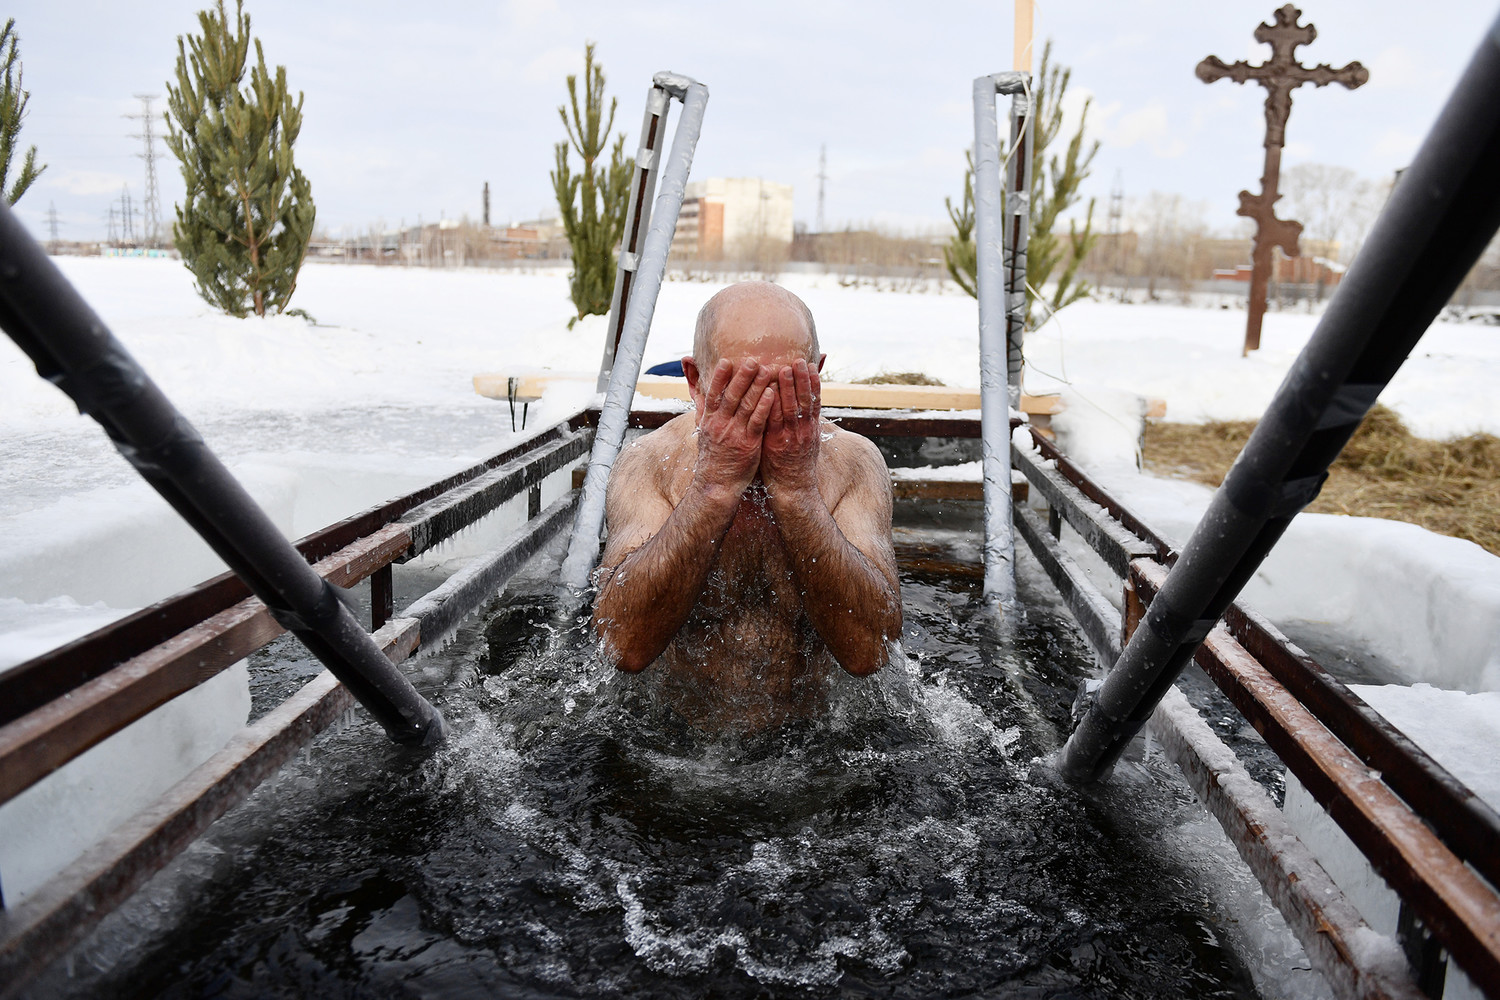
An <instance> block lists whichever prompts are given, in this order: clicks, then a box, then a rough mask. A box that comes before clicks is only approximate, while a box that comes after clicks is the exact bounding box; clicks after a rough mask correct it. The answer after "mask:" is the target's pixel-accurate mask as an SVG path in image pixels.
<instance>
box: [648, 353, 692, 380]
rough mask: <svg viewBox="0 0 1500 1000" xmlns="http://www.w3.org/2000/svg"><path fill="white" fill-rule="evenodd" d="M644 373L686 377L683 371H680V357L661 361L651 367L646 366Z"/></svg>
mask: <svg viewBox="0 0 1500 1000" xmlns="http://www.w3.org/2000/svg"><path fill="white" fill-rule="evenodd" d="M646 374H647V375H675V376H677V377H678V378H686V377H687V376H686V375H685V374H684V373H683V371H682V360H681V359H680V358H679V359H678V360H676V361H663V362H662V363H661V364H659V365H655V366H653V367H651V368H647V369H646Z"/></svg>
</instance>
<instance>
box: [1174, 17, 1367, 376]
mask: <svg viewBox="0 0 1500 1000" xmlns="http://www.w3.org/2000/svg"><path fill="white" fill-rule="evenodd" d="M1301 17H1302V11H1300V10H1298V9H1297V8H1296V7H1294V6H1292V5H1291V4H1287V5H1286V6H1285V7H1282V8H1280V9H1279V10H1277V11H1276V14H1275V18H1276V23H1275V24H1265V23H1262V24H1261V25H1260V27H1258V28H1256V29H1255V40H1256V41H1257V42H1264V43H1266V44H1268V45H1270V46H1271V58H1270V59H1268V60H1267V61H1266V62H1264V63H1261V64H1260V65H1259V66H1251V65H1250V64H1249V63H1247V62H1245V61H1244V60H1243V59H1241V60H1240V61H1239V62H1236V63H1234V64H1233V65H1226V64H1225V63H1224V61H1223V60H1222V59H1220V58H1219V57H1217V56H1209V57H1208V58H1207V59H1205V60H1203V61H1202V62H1200V63H1199V64H1198V69H1197V74H1198V79H1200V80H1202V81H1203V82H1204V83H1213V82H1214V81H1215V80H1218V79H1220V78H1221V77H1226V76H1227V77H1229V79H1231V80H1233V81H1234V82H1235V83H1244V82H1245V81H1246V80H1254V81H1255V82H1256V83H1259V84H1260V85H1261V86H1262V87H1265V88H1266V91H1267V94H1266V139H1265V142H1264V145H1265V147H1266V165H1265V170H1264V171H1263V172H1262V173H1261V177H1260V194H1251V193H1250V192H1249V191H1241V192H1240V207H1239V209H1238V211H1236V212H1235V214H1236V215H1243V216H1246V217H1248V218H1251V219H1254V220H1255V249H1254V252H1253V253H1252V254H1251V255H1250V259H1251V262H1252V263H1253V264H1254V268H1253V270H1252V271H1251V278H1250V318H1249V321H1248V322H1247V324H1246V326H1245V350H1244V353H1245V354H1247V355H1248V354H1249V353H1250V352H1251V351H1254V350H1258V349H1259V348H1260V324H1261V319H1262V318H1263V317H1264V316H1265V313H1266V288H1267V286H1268V285H1269V283H1270V278H1271V249H1272V248H1273V247H1278V246H1279V247H1281V249H1282V250H1284V251H1286V254H1287V256H1288V257H1295V256H1297V254H1298V248H1297V237H1298V236H1300V235H1301V234H1302V223H1300V222H1293V221H1292V220H1291V219H1278V218H1276V201H1277V199H1279V198H1280V197H1281V192H1280V191H1279V190H1277V186H1278V185H1279V184H1280V182H1281V147H1282V145H1283V144H1284V143H1285V141H1286V120H1287V117H1288V116H1289V115H1290V114H1291V113H1292V91H1293V90H1294V89H1295V88H1297V87H1300V86H1302V85H1303V84H1304V83H1312V84H1314V85H1316V86H1319V87H1326V86H1328V85H1329V84H1330V83H1341V84H1343V85H1344V86H1345V87H1348V88H1349V89H1350V90H1353V89H1354V88H1355V87H1358V86H1359V85H1360V84H1362V83H1364V82H1365V81H1366V80H1368V79H1369V78H1370V72H1369V70H1367V69H1365V68H1364V67H1363V66H1361V65H1360V64H1359V63H1357V62H1352V63H1350V64H1349V65H1347V66H1345V67H1344V68H1343V69H1334V68H1333V67H1331V66H1329V65H1328V64H1327V63H1321V64H1319V65H1317V66H1314V67H1312V68H1310V69H1309V68H1308V67H1306V66H1303V65H1301V64H1300V63H1298V62H1297V58H1296V56H1295V55H1294V54H1293V52H1292V50H1293V49H1295V48H1296V47H1297V46H1299V45H1308V44H1310V43H1311V42H1312V40H1313V39H1314V38H1317V37H1318V29H1317V28H1314V27H1313V26H1312V25H1310V24H1300V25H1299V24H1298V23H1297V21H1298V19H1300V18H1301Z"/></svg>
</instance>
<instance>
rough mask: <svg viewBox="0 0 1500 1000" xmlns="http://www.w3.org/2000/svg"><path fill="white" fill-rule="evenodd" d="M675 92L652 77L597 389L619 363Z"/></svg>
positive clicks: (604, 387)
mask: <svg viewBox="0 0 1500 1000" xmlns="http://www.w3.org/2000/svg"><path fill="white" fill-rule="evenodd" d="M671 103H672V95H671V92H670V91H668V90H667V88H666V87H664V86H663V85H661V84H659V83H657V82H656V81H655V80H654V79H653V80H652V81H651V87H650V88H649V89H648V90H647V91H646V113H645V115H644V116H643V117H642V119H641V133H640V139H641V144H640V146H639V148H637V149H636V153H635V172H634V176H632V177H631V179H630V196H629V198H628V199H626V208H625V232H624V234H623V235H622V236H621V237H620V261H619V266H618V267H617V268H616V269H615V288H614V292H613V294H612V297H611V299H610V303H609V325H608V327H607V328H606V331H605V334H604V360H603V361H601V362H600V364H599V381H598V384H597V386H596V389H595V391H596V392H607V391H608V390H609V373H610V372H611V371H612V370H614V367H615V352H616V351H617V350H619V348H620V337H621V335H622V334H623V333H624V332H625V312H626V310H627V309H628V308H629V305H630V286H631V283H632V282H633V280H634V279H635V274H636V270H637V268H638V267H639V266H640V254H641V241H642V240H643V239H644V238H645V233H646V230H647V229H648V228H649V227H650V225H651V201H652V198H653V196H654V195H655V194H656V177H657V175H658V174H659V173H660V172H661V170H660V167H661V163H660V159H661V149H662V137H663V136H664V135H665V134H666V131H667V112H668V111H669V110H670V107H671Z"/></svg>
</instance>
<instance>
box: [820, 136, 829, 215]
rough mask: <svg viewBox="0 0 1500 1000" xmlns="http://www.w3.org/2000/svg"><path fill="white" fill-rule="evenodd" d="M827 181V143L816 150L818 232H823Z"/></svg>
mask: <svg viewBox="0 0 1500 1000" xmlns="http://www.w3.org/2000/svg"><path fill="white" fill-rule="evenodd" d="M827 180H828V143H826V142H825V143H823V145H822V147H821V148H820V149H819V150H818V232H820V233H821V232H822V231H823V185H824V183H825V182H826V181H827Z"/></svg>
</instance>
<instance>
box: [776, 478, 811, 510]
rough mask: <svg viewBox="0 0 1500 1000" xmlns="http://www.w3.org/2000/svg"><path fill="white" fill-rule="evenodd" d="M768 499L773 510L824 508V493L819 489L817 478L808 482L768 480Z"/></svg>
mask: <svg viewBox="0 0 1500 1000" xmlns="http://www.w3.org/2000/svg"><path fill="white" fill-rule="evenodd" d="M766 499H767V502H769V504H770V505H771V510H772V512H775V511H778V510H819V509H822V508H823V494H822V493H821V492H820V491H819V490H818V484H817V481H816V480H814V481H812V482H806V483H798V482H768V483H766Z"/></svg>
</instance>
